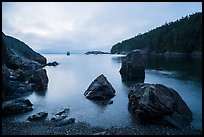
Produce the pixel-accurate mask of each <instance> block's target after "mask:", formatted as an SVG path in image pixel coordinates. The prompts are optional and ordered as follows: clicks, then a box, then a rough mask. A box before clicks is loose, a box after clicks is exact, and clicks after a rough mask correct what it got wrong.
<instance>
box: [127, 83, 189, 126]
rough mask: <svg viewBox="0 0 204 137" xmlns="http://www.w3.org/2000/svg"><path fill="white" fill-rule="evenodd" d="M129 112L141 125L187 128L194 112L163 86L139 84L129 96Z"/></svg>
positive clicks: (174, 92)
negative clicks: (165, 125) (137, 118)
mask: <svg viewBox="0 0 204 137" xmlns="http://www.w3.org/2000/svg"><path fill="white" fill-rule="evenodd" d="M128 98H129V110H130V111H131V112H132V113H133V114H134V115H135V117H139V120H140V122H141V123H144V124H145V123H159V121H161V122H160V123H166V124H168V125H171V126H172V125H173V126H174V127H178V128H180V127H183V126H187V125H188V124H189V123H190V122H191V120H192V112H191V110H190V109H189V107H188V106H187V105H186V103H185V102H184V101H183V99H182V98H181V96H180V95H179V94H178V93H177V92H176V91H175V90H174V89H172V88H169V87H166V86H164V85H162V84H148V83H146V84H144V83H138V84H135V85H134V86H132V87H131V88H130V92H129V94H128Z"/></svg>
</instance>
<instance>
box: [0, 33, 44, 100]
mask: <svg viewBox="0 0 204 137" xmlns="http://www.w3.org/2000/svg"><path fill="white" fill-rule="evenodd" d="M2 50H3V52H2V69H3V71H2V73H3V77H2V81H3V84H2V89H3V90H2V97H3V99H4V100H8V99H14V98H18V97H21V96H24V95H28V94H30V93H32V91H33V89H32V87H31V86H30V84H28V83H27V81H28V80H29V79H30V77H31V75H32V74H33V73H35V72H36V71H37V70H39V69H41V68H42V67H44V66H45V64H46V62H47V61H46V58H45V57H43V56H42V55H40V54H39V53H37V52H35V51H33V50H32V49H31V48H30V47H29V46H28V45H26V44H25V43H23V42H21V41H20V40H17V39H15V38H13V37H10V36H6V35H5V34H4V33H3V32H2ZM45 75H46V73H45ZM40 77H45V76H44V75H43V76H40ZM46 77H47V76H46ZM38 82H42V81H36V83H37V84H36V83H32V84H34V85H38ZM20 84H21V86H19V85H20ZM42 84H43V85H45V86H46V84H44V83H42ZM42 84H41V85H42ZM22 85H23V86H22ZM45 86H42V87H43V88H44V87H45Z"/></svg>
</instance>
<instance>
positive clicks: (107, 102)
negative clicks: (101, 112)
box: [90, 100, 113, 108]
mask: <svg viewBox="0 0 204 137" xmlns="http://www.w3.org/2000/svg"><path fill="white" fill-rule="evenodd" d="M90 101H91V102H92V103H94V104H96V105H97V106H98V107H101V108H105V107H107V106H108V105H111V104H113V100H90Z"/></svg>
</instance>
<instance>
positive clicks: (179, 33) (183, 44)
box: [111, 12, 202, 54]
mask: <svg viewBox="0 0 204 137" xmlns="http://www.w3.org/2000/svg"><path fill="white" fill-rule="evenodd" d="M134 49H141V50H143V51H146V52H147V53H165V52H166V51H170V52H179V53H192V52H194V51H198V52H202V12H197V13H194V14H191V15H187V16H185V17H182V18H181V19H177V20H176V21H175V22H169V23H167V22H166V23H165V24H163V25H162V26H160V27H157V28H155V29H153V30H149V31H148V32H145V33H143V34H138V35H137V36H135V37H133V38H130V39H127V40H124V41H122V42H119V43H117V44H115V45H114V46H113V47H112V48H111V53H112V54H115V53H122V52H126V53H127V52H130V51H132V50H134Z"/></svg>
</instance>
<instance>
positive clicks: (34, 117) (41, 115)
mask: <svg viewBox="0 0 204 137" xmlns="http://www.w3.org/2000/svg"><path fill="white" fill-rule="evenodd" d="M47 115H48V113H47V112H39V113H37V114H34V115H32V116H29V117H28V120H29V121H38V120H43V119H45V118H46V117H47Z"/></svg>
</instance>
